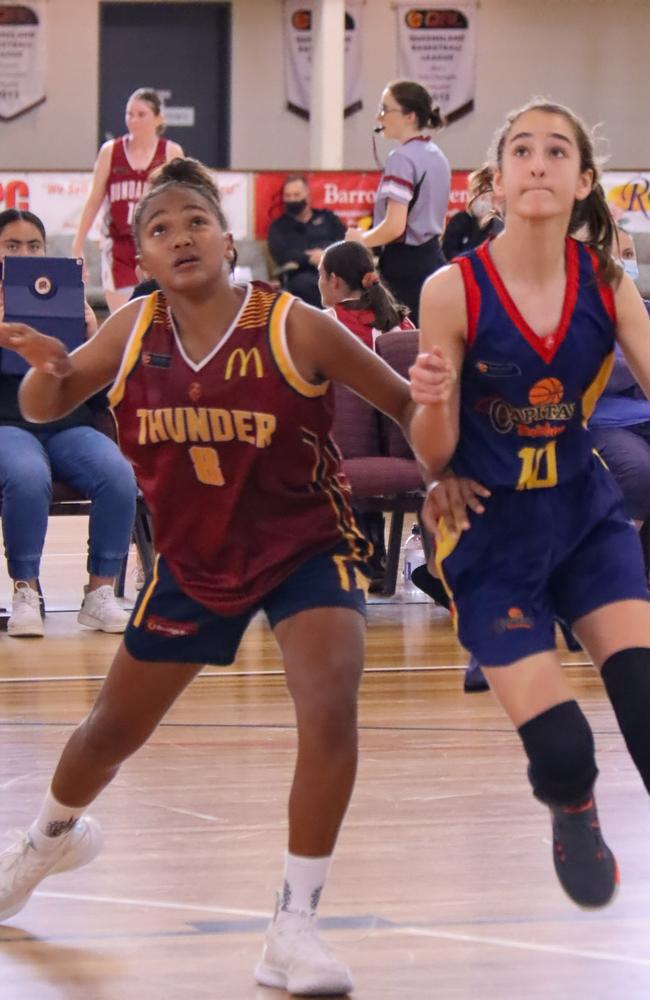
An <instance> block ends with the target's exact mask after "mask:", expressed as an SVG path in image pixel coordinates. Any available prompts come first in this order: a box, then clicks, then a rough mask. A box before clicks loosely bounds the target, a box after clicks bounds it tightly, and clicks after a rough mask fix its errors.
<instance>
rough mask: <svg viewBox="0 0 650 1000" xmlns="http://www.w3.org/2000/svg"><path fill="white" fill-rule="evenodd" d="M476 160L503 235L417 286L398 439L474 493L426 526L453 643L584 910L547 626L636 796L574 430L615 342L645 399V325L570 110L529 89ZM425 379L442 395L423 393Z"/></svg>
mask: <svg viewBox="0 0 650 1000" xmlns="http://www.w3.org/2000/svg"><path fill="white" fill-rule="evenodd" d="M491 166H492V172H493V173H492V176H493V189H494V193H495V195H496V197H497V199H498V200H499V201H501V202H503V204H504V209H505V211H504V216H505V222H506V225H505V230H504V232H503V233H502V234H501V235H499V236H497V237H496V238H495V239H494V240H492V241H491V242H489V243H487V244H484V245H483V246H482V247H480V248H478V249H477V250H475V251H473V252H472V253H470V254H469V255H468V256H467V257H465V258H459V259H458V260H457V261H456V262H454V263H452V264H451V265H450V266H449V267H447V268H445V269H443V270H441V271H439V272H437V273H436V274H435V275H433V276H431V278H429V279H428V281H427V283H426V285H425V288H424V289H423V293H422V303H421V310H420V317H421V326H422V351H423V354H422V355H420V357H419V359H418V361H417V363H416V365H415V366H414V368H413V370H412V381H413V390H412V391H413V396H414V399H415V401H416V402H418V403H420V404H422V405H420V407H419V408H418V411H417V412H416V415H415V417H414V419H413V424H412V440H413V443H414V446H415V449H416V452H417V454H418V455H419V457H420V459H421V460H422V462H423V463H424V464H425V465H426V467H427V469H428V470H429V472H430V474H431V476H432V478H433V477H435V476H436V475H437V474H439V473H440V472H441V471H443V470H445V469H446V468H449V469H450V471H451V472H452V473H453V474H454V475H455V476H456V477H460V479H461V480H462V483H461V486H462V488H463V489H465V490H468V491H469V493H468V494H467V493H465V495H466V496H467V495H469V496H470V497H472V496H473V500H472V502H471V503H470V504H469V506H468V508H467V512H466V514H465V513H463V515H462V516H461V517H460V519H458V515H457V513H456V520H454V517H453V516H452V518H451V521H452V528H450V527H449V525H447V524H445V523H444V522H441V521H438V523H437V525H436V530H437V532H438V535H439V544H438V565H439V569H440V572H441V575H442V578H443V579H444V581H445V583H446V585H447V586H448V588H449V590H450V592H451V594H452V596H453V601H454V604H455V608H456V612H457V618H458V630H459V637H460V639H461V641H462V643H463V644H464V645H465V646H466V647H467V648H468V649H469V650H470V652H471V653H472V654H473V655H474V656H475V657H476V658H477V659H478V661H479V662H480V663H481V664H482V665H483V669H484V672H485V675H486V677H487V679H488V682H489V684H490V687H491V688H492V690H493V691H494V693H495V694H496V696H497V698H498V699H499V701H500V702H501V704H502V705H503V707H504V708H505V710H506V712H507V713H508V715H509V716H510V719H511V720H512V722H513V723H514V725H515V726H516V727H517V730H518V732H519V735H520V737H521V740H522V743H523V746H524V750H525V752H526V755H527V757H528V763H529V768H528V773H529V776H530V780H531V783H532V786H533V791H534V794H535V795H536V797H537V798H538V799H539V800H540V801H542V802H543V803H545V804H546V805H548V806H549V808H550V812H551V817H552V826H553V859H554V864H555V870H556V872H557V875H558V877H559V880H560V882H561V884H562V886H563V888H564V889H565V891H566V892H567V893H568V895H569V896H570V897H571V898H572V899H573V900H574V901H575V902H576V903H578V904H579V905H581V906H585V907H598V906H603V905H605V904H606V903H608V902H609V901H610V899H611V898H612V896H613V894H614V892H615V889H616V886H617V883H618V871H617V866H616V861H615V858H614V856H613V854H612V852H611V851H610V849H609V848H608V846H607V845H606V843H605V841H604V840H603V837H602V835H601V833H600V828H599V823H598V816H597V812H596V805H595V801H594V783H595V780H596V775H597V773H598V772H597V768H596V761H595V756H594V741H593V737H592V733H591V730H590V728H589V725H588V723H587V720H586V718H585V716H584V715H583V713H582V712H581V710H580V708H579V706H578V703H577V702H576V700H575V698H574V695H573V692H572V689H571V688H570V686H569V684H568V682H567V680H566V678H565V676H564V674H563V672H562V669H561V665H560V659H559V656H558V654H557V652H556V650H555V641H554V628H553V620H554V617H555V616H557V617H561V618H563V619H564V620H565V621H566V622H568V623H569V624H570V626H571V628H572V630H573V631H574V633H575V634H576V635H577V637H578V638H579V640H580V642H581V643H582V645H583V646H584V648H585V649H586V650H587V651H588V653H589V655H590V656H591V658H592V660H593V662H594V664H595V665H596V667H597V668H598V669H599V670H600V671H601V674H602V678H603V682H604V684H605V688H606V690H607V694H608V695H609V698H610V700H611V703H612V705H613V708H614V711H615V713H616V717H617V719H618V723H619V726H620V728H621V732H622V734H623V736H624V738H625V741H626V743H627V746H628V749H629V752H630V755H631V756H632V759H633V760H634V763H635V764H636V766H637V768H638V770H639V772H640V774H641V777H642V778H643V781H644V783H645V785H646V788H647V789H648V790H650V603H649V601H648V596H649V595H648V591H647V585H646V579H645V573H644V568H643V558H642V553H641V548H640V544H639V540H638V537H637V533H636V531H635V530H634V527H633V526H632V524H631V523H630V522H629V521H628V520H627V518H626V516H625V514H624V512H623V507H622V497H621V495H620V492H619V490H618V488H617V487H616V485H615V483H614V481H613V479H612V477H611V476H610V474H609V472H608V471H607V470H606V469H605V468H604V467H603V464H602V463H601V461H600V460H599V458H598V457H597V456H596V455H595V454H594V453H593V451H592V444H591V440H590V437H589V433H588V431H587V430H586V421H587V419H588V417H589V415H590V413H591V411H592V409H593V406H594V404H595V402H596V399H597V397H598V395H599V393H600V391H601V390H602V388H603V386H604V384H605V382H606V380H607V377H608V373H609V371H610V369H611V364H612V361H613V351H614V342H615V338H617V339H618V341H619V343H620V346H621V348H622V350H623V352H624V354H625V356H626V358H627V360H628V362H629V364H630V367H631V368H632V370H633V372H634V374H635V376H636V378H637V380H638V381H639V383H640V384H641V386H642V387H643V388H644V390H645V391H646V393H647V394H650V321H649V320H648V315H647V313H646V310H645V308H644V305H643V302H642V300H641V298H640V296H639V294H638V292H637V291H636V289H635V287H634V285H633V283H632V281H631V280H630V278H629V277H628V276H627V275H625V274H623V272H622V270H621V268H620V267H618V266H617V265H616V264H615V263H614V261H613V259H612V258H611V256H610V247H611V243H612V231H613V230H612V220H611V218H610V215H609V211H608V208H607V205H606V202H605V198H604V193H603V190H602V188H601V186H600V184H599V183H598V174H597V169H596V164H595V159H594V152H593V147H592V143H591V141H590V138H589V136H588V134H587V132H586V130H585V128H584V126H583V125H582V123H581V122H580V121H579V120H578V119H577V118H576V117H575V115H574V114H573V113H572V112H571V111H569V110H568V109H567V108H564V107H562V106H559V105H554V104H549V103H546V102H541V101H537V102H532V103H531V104H529V105H528V106H527V107H525V108H523V109H522V110H520V111H517V112H514V113H512V114H511V115H509V116H508V118H507V120H506V123H505V125H504V127H503V128H502V129H501V130H500V131H499V132H498V133H497V135H496V137H495V141H494V153H493V157H492V160H491ZM576 233H579V234H580V237H581V240H582V242H577V241H576V239H574V238H573V234H576ZM456 373H458V377H456ZM433 386H438V387H439V388H440V389H441V390H443V391H444V392H445V394H446V395H447V399H446V401H445V402H440V403H436V404H434V405H424V404H426V398H425V396H424V395H423V389H426V390H427V391H429V390H430V389H431V387H433ZM469 479H471V480H472V481H473V482H472V483H468V480H469ZM478 483H480V484H482V485H483V486H484V487H486V488H487V490H486V491H481V489H480V487H478V486H477V484H478ZM455 489H456V493H457V495H458V484H456V485H455ZM442 492H443V493H444V487H443V489H442ZM486 492H488V493H489V495H485V493H486ZM430 509H431V512H432V513H433V512H434V511H435V499H434V500H432V501H431V504H430ZM481 509H483V512H482V513H481ZM456 511H457V505H456Z"/></svg>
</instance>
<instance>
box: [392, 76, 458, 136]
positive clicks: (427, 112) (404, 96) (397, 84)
mask: <svg viewBox="0 0 650 1000" xmlns="http://www.w3.org/2000/svg"><path fill="white" fill-rule="evenodd" d="M386 89H387V90H390V92H391V94H392V95H393V97H394V98H395V100H396V101H397V103H398V104H399V106H400V108H401V109H402V110H403V111H405V112H406V113H407V114H408V113H409V112H411V111H412V112H413V114H414V115H415V117H416V119H417V123H418V128H442V126H443V125H444V124H445V119H444V117H443V115H442V114H441V113H440V108H438V107H434V106H433V102H432V100H431V95H430V93H429V91H428V90H427V88H426V87H423V86H422V84H421V83H418V82H417V80H393V82H392V83H389V84H387V85H386Z"/></svg>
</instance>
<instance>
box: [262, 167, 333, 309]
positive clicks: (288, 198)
mask: <svg viewBox="0 0 650 1000" xmlns="http://www.w3.org/2000/svg"><path fill="white" fill-rule="evenodd" d="M282 203H283V205H284V213H283V214H282V215H281V216H280V218H279V219H276V220H275V221H274V222H272V223H271V226H270V228H269V236H268V242H269V251H270V253H271V256H272V257H273V260H274V261H275V263H276V264H277V265H278V273H279V274H281V275H282V276H283V282H284V285H285V288H286V289H287V291H288V292H291V294H292V295H295V296H297V297H298V298H299V299H302V300H303V302H308V303H309V305H312V306H317V307H318V308H320V305H321V300H320V292H319V291H318V265H319V263H320V259H321V257H322V256H323V250H324V249H325V247H328V246H329V245H330V244H331V243H337V242H338V241H339V240H342V239H343V237H344V236H345V226H344V225H343V223H342V222H341V220H340V219H339V218H338V216H337V215H335V214H334V212H330V211H328V209H326V208H312V206H311V197H310V191H309V184H308V183H307V178H306V177H304V176H303V175H302V174H289V176H288V177H287V178H286V180H285V182H284V184H283V186H282Z"/></svg>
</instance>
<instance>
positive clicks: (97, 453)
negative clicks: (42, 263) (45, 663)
mask: <svg viewBox="0 0 650 1000" xmlns="http://www.w3.org/2000/svg"><path fill="white" fill-rule="evenodd" d="M44 254H45V229H44V226H43V223H42V222H41V220H40V219H39V218H38V216H36V215H33V214H32V213H31V212H21V211H18V210H17V209H8V210H7V211H5V212H0V259H2V260H4V258H5V257H9V256H11V257H17V256H34V257H42V256H44ZM0 291H1V290H0ZM2 312H3V310H2V301H1V299H0V318H1V316H2ZM96 329H97V321H96V319H95V316H94V314H93V312H92V309H91V308H90V306H88V305H87V304H86V335H87V336H88V337H91V336H92V335H93V334H94V333H95V331H96ZM22 378H23V376H22V375H10V374H3V373H0V491H1V493H2V529H3V535H4V545H5V554H6V557H7V566H8V571H9V576H10V577H11V579H12V580H13V584H14V593H13V600H12V608H11V616H10V618H9V622H8V625H7V631H8V633H9V635H12V636H21V637H22V636H41V635H43V633H44V629H43V620H42V617H41V612H40V601H39V590H38V576H39V571H40V562H41V555H42V552H43V546H44V544H45V532H46V530H47V522H48V516H49V506H50V501H51V498H52V480H53V479H56V480H60V481H62V482H64V483H67V484H68V485H69V486H71V487H73V489H75V490H77V491H78V492H79V493H81V494H83V496H86V497H88V499H90V500H91V501H92V504H91V511H90V523H89V542H88V547H89V556H88V573H89V577H88V585H87V587H86V588H85V594H84V598H83V602H82V605H81V610H80V611H79V615H78V620H79V622H80V623H81V624H82V625H87V626H88V627H90V628H94V629H100V630H101V631H104V632H123V631H124V629H125V628H126V625H127V623H128V620H129V615H128V613H127V612H126V611H124V609H123V608H121V607H120V605H119V604H118V603H117V600H116V598H115V591H114V582H115V577H116V576H117V574H118V573H119V571H120V568H121V566H122V562H123V560H124V558H125V556H126V553H127V551H128V547H129V541H130V538H131V531H132V528H133V519H134V516H135V501H136V485H135V478H134V475H133V470H132V469H131V466H130V465H129V463H128V462H127V461H126V459H125V458H123V456H122V455H121V454H120V451H119V449H118V448H117V445H116V444H115V442H114V441H111V439H110V438H108V437H107V436H106V435H105V434H102V433H101V432H100V431H98V430H97V429H96V428H95V427H94V414H93V410H92V408H91V406H90V405H89V404H90V402H92V401H89V402H88V403H85V404H84V405H82V406H80V407H79V408H78V409H76V410H74V411H73V412H72V413H70V414H68V416H67V417H64V418H63V419H62V420H57V421H55V422H53V423H50V424H31V423H29V422H28V421H26V420H25V419H24V418H23V416H22V414H21V412H20V409H19V407H18V389H19V386H20V382H21V380H22Z"/></svg>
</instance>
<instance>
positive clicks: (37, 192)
mask: <svg viewBox="0 0 650 1000" xmlns="http://www.w3.org/2000/svg"><path fill="white" fill-rule="evenodd" d="M211 173H212V177H213V178H214V180H215V181H216V183H217V185H218V186H219V191H220V193H221V202H222V204H223V210H224V213H225V216H226V218H227V220H228V226H229V228H230V232H231V233H232V234H233V236H234V237H235V239H243V238H245V237H247V236H248V235H249V220H248V213H249V208H248V205H249V190H250V185H251V178H252V175H251V174H245V173H237V172H235V171H223V172H217V171H214V170H213V171H211ZM92 179H93V175H92V174H91V173H90V172H89V171H84V172H83V173H68V172H65V173H64V172H54V171H53V172H51V173H39V172H36V171H34V172H32V171H23V172H14V173H9V172H2V173H0V211H4V209H5V208H17V209H19V210H21V211H30V212H35V213H36V215H38V216H39V218H40V219H42V220H43V222H44V224H45V229H46V232H47V234H48V236H69V237H70V242H72V237H73V235H74V234H75V233H76V231H77V228H78V226H79V220H80V218H81V213H82V211H83V207H84V205H85V203H86V198H87V197H88V195H89V193H90V188H91V185H92ZM100 233H101V212H100V213H99V215H98V216H97V218H96V219H95V222H94V224H93V227H92V229H91V230H90V232H89V233H88V239H90V240H95V241H99V239H100Z"/></svg>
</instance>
